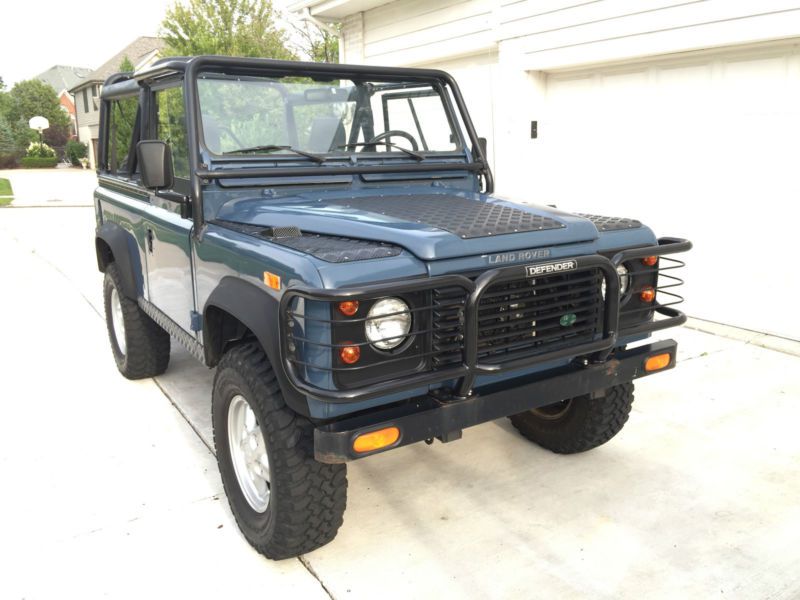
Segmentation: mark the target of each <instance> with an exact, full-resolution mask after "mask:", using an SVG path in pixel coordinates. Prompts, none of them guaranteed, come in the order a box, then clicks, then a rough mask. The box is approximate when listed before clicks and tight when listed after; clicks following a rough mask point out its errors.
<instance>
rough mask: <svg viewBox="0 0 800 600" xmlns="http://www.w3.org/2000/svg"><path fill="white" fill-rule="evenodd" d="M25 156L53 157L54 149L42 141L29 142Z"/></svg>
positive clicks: (54, 154)
mask: <svg viewBox="0 0 800 600" xmlns="http://www.w3.org/2000/svg"><path fill="white" fill-rule="evenodd" d="M26 156H27V157H32V158H55V156H56V151H55V150H53V149H52V148H51V147H50V146H48V145H47V144H45V143H44V142H31V144H30V146H28V152H27V153H26Z"/></svg>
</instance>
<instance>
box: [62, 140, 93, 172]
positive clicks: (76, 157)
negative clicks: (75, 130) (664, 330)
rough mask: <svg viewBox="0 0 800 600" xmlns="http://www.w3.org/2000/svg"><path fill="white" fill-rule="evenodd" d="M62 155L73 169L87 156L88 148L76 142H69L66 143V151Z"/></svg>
mask: <svg viewBox="0 0 800 600" xmlns="http://www.w3.org/2000/svg"><path fill="white" fill-rule="evenodd" d="M64 154H65V155H66V157H67V160H69V162H71V163H72V166H73V167H80V166H81V159H82V158H86V157H87V156H88V154H89V148H87V146H86V144H83V143H81V142H79V141H78V140H70V141H68V142H67V149H66V150H65V151H64Z"/></svg>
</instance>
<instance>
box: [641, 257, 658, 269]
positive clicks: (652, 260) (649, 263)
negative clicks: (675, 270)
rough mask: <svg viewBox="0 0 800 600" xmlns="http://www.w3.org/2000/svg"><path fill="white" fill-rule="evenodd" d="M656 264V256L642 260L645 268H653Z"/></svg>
mask: <svg viewBox="0 0 800 600" xmlns="http://www.w3.org/2000/svg"><path fill="white" fill-rule="evenodd" d="M657 262H658V257H657V256H645V257H644V258H643V259H642V264H643V265H644V266H646V267H654V266H655V264H656V263H657Z"/></svg>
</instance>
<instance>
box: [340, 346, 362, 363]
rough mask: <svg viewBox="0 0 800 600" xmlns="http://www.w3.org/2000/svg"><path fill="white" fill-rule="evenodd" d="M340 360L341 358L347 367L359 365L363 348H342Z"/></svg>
mask: <svg viewBox="0 0 800 600" xmlns="http://www.w3.org/2000/svg"><path fill="white" fill-rule="evenodd" d="M339 358H341V359H342V362H343V363H345V364H346V365H352V364H354V363H357V362H358V359H359V358H361V348H359V347H358V346H345V347H344V348H340V349H339Z"/></svg>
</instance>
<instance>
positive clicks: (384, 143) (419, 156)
mask: <svg viewBox="0 0 800 600" xmlns="http://www.w3.org/2000/svg"><path fill="white" fill-rule="evenodd" d="M358 146H389V147H391V148H397V149H398V150H400V151H401V152H405V153H406V154H408V155H409V156H411V157H412V158H414V159H415V160H418V161H423V160H425V157H424V156H423V155H422V154H420V153H419V152H414V151H413V150H409V149H408V148H403V147H402V146H400V145H398V144H393V143H392V142H387V141H386V140H381V141H379V142H354V143H352V144H343V145H341V146H336V147H337V148H356V147H358Z"/></svg>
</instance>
